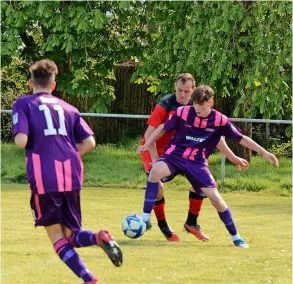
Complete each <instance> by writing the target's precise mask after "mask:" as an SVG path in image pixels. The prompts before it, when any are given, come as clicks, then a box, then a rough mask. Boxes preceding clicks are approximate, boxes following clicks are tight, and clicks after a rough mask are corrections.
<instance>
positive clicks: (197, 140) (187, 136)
mask: <svg viewBox="0 0 293 284" xmlns="http://www.w3.org/2000/svg"><path fill="white" fill-rule="evenodd" d="M185 138H186V140H189V141H194V142H198V143H201V142H203V141H205V140H206V138H202V137H193V136H190V135H186V136H185Z"/></svg>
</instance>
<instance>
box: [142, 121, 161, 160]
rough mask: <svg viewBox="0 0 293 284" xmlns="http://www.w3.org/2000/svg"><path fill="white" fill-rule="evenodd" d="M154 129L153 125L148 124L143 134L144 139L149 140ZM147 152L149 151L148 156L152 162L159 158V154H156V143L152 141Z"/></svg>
mask: <svg viewBox="0 0 293 284" xmlns="http://www.w3.org/2000/svg"><path fill="white" fill-rule="evenodd" d="M155 130H156V128H155V127H153V126H151V125H149V126H148V128H147V130H146V132H145V134H144V137H145V141H147V140H149V138H150V137H151V135H152V134H153V133H154V131H155ZM148 151H149V153H150V156H151V159H152V162H153V163H154V162H155V161H156V160H158V158H159V155H158V151H157V146H156V143H155V142H154V143H153V144H151V145H150V146H149V150H148Z"/></svg>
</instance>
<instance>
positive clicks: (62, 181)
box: [12, 93, 93, 194]
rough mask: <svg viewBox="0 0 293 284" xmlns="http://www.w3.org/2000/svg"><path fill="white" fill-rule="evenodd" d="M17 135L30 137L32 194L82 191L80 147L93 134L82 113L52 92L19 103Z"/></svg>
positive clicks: (28, 156)
mask: <svg viewBox="0 0 293 284" xmlns="http://www.w3.org/2000/svg"><path fill="white" fill-rule="evenodd" d="M12 120H13V135H14V136H15V135H16V134H17V133H25V134H26V135H28V142H27V146H26V176H27V180H28V182H29V184H30V188H31V192H32V194H44V193H48V192H64V191H72V190H80V189H81V185H82V182H83V163H82V161H81V159H80V155H79V153H78V150H77V148H76V144H77V143H80V142H81V141H82V140H84V139H86V138H87V137H89V136H91V135H93V131H92V130H91V129H90V127H89V126H88V125H87V123H86V122H85V121H84V120H83V119H82V118H81V117H80V114H79V111H78V110H77V109H76V108H74V107H73V106H72V105H70V104H68V103H66V102H65V101H63V100H61V99H59V98H57V97H54V96H52V95H51V94H48V93H37V94H34V95H28V96H24V97H21V98H19V99H17V100H16V102H15V103H14V105H13V114H12Z"/></svg>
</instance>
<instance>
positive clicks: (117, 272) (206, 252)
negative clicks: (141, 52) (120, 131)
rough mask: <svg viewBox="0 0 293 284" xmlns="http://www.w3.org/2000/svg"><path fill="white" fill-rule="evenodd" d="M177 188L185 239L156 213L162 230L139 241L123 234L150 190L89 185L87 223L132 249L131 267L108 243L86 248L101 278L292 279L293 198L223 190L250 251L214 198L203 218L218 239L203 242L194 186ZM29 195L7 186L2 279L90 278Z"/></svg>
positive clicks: (183, 281)
mask: <svg viewBox="0 0 293 284" xmlns="http://www.w3.org/2000/svg"><path fill="white" fill-rule="evenodd" d="M121 155H122V156H123V154H122V153H121ZM133 160H135V158H134V157H133ZM100 167H101V168H102V167H103V164H102V165H99V163H98V162H97V165H96V168H100ZM251 175H254V173H253V172H252V173H251ZM268 176H269V175H268ZM113 180H114V177H113ZM263 182H264V181H263ZM271 182H272V181H271ZM275 182H276V183H277V181H275ZM281 183H282V182H281ZM175 188H176V187H174V188H172V190H168V189H170V187H167V189H166V200H167V203H166V208H167V218H168V220H169V223H170V225H171V226H172V228H173V229H174V230H175V231H176V232H177V233H178V234H179V236H180V238H181V242H180V243H168V242H167V241H166V240H165V239H164V238H163V236H162V235H161V233H160V232H159V230H158V228H157V227H156V226H155V221H154V217H153V221H154V228H153V229H152V230H151V231H150V232H148V233H146V234H145V235H144V236H142V237H141V238H139V239H137V240H131V239H128V238H127V237H125V236H124V235H123V233H122V231H121V221H122V219H123V218H124V217H125V216H126V215H127V214H130V213H140V212H141V207H142V202H143V196H144V191H143V190H141V189H139V188H136V189H135V188H128V189H126V188H110V187H107V188H98V187H95V188H84V189H83V191H82V212H83V227H84V228H86V229H90V230H98V229H101V228H107V229H109V230H110V231H111V232H112V233H113V235H114V236H115V238H116V240H117V241H118V242H119V244H120V246H121V248H122V250H123V253H124V264H123V266H122V267H121V268H116V267H114V266H113V265H112V263H111V262H110V261H109V259H107V257H106V256H105V254H104V253H103V252H102V251H101V250H100V249H98V248H94V247H89V248H80V249H78V252H79V254H80V256H81V258H82V259H83V260H84V262H85V263H86V265H87V267H88V269H89V270H90V271H91V272H92V273H93V274H94V275H95V276H96V277H98V278H99V279H100V281H101V283H103V284H115V283H119V284H120V283H127V284H137V283H141V284H144V283H147V284H157V283H162V284H169V283H174V284H175V283H176V284H178V283H180V284H193V283H198V284H214V283H219V284H224V283H225V284H227V283H228V284H230V283H231V284H234V283H243V284H247V283H254V284H258V283H260V284H262V283H279V284H289V283H292V257H291V251H292V222H291V217H292V215H291V214H292V211H291V209H292V205H291V198H290V197H284V196H277V195H275V196H274V195H271V194H268V193H267V192H266V191H265V190H261V191H259V192H232V193H231V192H230V193H223V197H224V199H225V201H226V202H227V203H228V204H229V206H230V208H231V210H232V213H233V215H234V219H235V221H236V224H237V227H238V229H239V232H240V234H241V236H242V237H243V238H244V239H245V240H246V241H247V242H248V244H249V245H250V248H249V249H238V248H235V247H234V246H233V244H232V242H231V240H230V237H229V235H228V233H227V231H226V230H225V228H224V226H223V224H222V223H221V221H220V219H219V218H218V215H217V213H216V211H215V209H214V208H213V207H212V206H211V205H210V203H209V201H208V200H205V202H204V205H203V209H202V211H201V215H200V217H199V220H200V224H201V226H202V228H203V231H204V232H205V233H207V234H208V235H209V236H210V239H211V240H210V242H201V241H199V240H197V239H195V238H194V237H193V236H192V235H189V234H186V233H185V232H183V231H182V227H183V223H184V222H185V219H186V215H187V207H188V190H187V189H186V190H185V191H182V190H176V189H175ZM29 198H30V194H29V191H28V186H27V185H15V184H2V198H1V200H2V227H1V231H2V273H1V274H2V275H1V283H2V284H11V283H25V284H26V283H30V284H52V283H70V284H72V283H82V281H80V280H78V278H77V277H76V276H75V275H74V274H73V273H72V272H70V271H69V269H67V267H66V266H65V265H64V264H63V263H62V262H61V261H60V259H59V258H58V257H57V256H56V254H55V253H54V251H53V248H52V246H51V244H50V242H49V239H48V237H47V236H46V233H45V230H44V229H43V228H37V229H35V228H34V226H33V220H32V216H31V213H30V207H29Z"/></svg>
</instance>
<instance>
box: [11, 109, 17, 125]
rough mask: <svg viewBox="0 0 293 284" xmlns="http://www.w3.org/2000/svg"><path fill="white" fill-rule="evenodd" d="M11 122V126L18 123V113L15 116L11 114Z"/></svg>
mask: <svg viewBox="0 0 293 284" xmlns="http://www.w3.org/2000/svg"><path fill="white" fill-rule="evenodd" d="M12 122H13V125H15V124H16V123H17V122H18V112H16V113H15V114H13V116H12Z"/></svg>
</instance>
